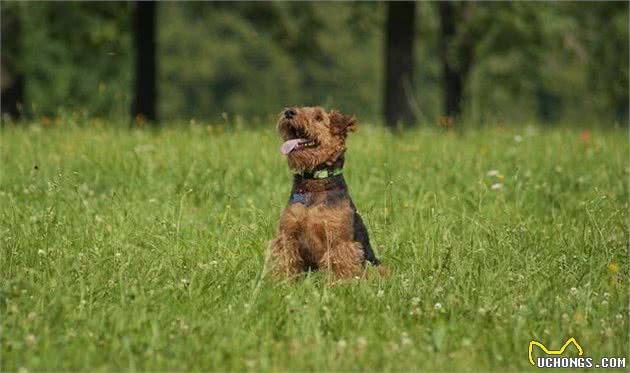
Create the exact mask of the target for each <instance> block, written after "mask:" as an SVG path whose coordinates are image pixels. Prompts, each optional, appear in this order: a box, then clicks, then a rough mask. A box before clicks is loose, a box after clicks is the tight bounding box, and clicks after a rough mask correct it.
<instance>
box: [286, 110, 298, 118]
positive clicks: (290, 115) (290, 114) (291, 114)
mask: <svg viewBox="0 0 630 373" xmlns="http://www.w3.org/2000/svg"><path fill="white" fill-rule="evenodd" d="M296 114H297V113H296V112H295V109H292V108H291V109H287V110H285V111H284V117H285V118H287V119H291V118H293V117H294V116H295V115H296Z"/></svg>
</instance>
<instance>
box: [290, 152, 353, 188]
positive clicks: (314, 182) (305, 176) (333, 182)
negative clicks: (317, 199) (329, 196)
mask: <svg viewBox="0 0 630 373" xmlns="http://www.w3.org/2000/svg"><path fill="white" fill-rule="evenodd" d="M343 164H344V157H343V156H342V157H339V158H338V159H337V160H336V161H335V162H334V163H333V164H332V165H330V164H327V163H323V164H321V165H319V166H317V167H315V168H314V169H313V170H312V171H310V172H302V173H299V174H295V175H294V176H293V190H292V193H317V192H325V191H329V190H345V189H347V188H348V187H347V185H346V181H345V179H344V178H343V174H341V172H340V170H342V169H343ZM325 170H328V174H329V175H330V176H327V177H324V178H316V177H313V175H315V174H316V173H317V172H319V171H325Z"/></svg>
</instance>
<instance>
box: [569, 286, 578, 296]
mask: <svg viewBox="0 0 630 373" xmlns="http://www.w3.org/2000/svg"><path fill="white" fill-rule="evenodd" d="M569 292H570V293H571V295H575V294H577V288H571V290H569Z"/></svg>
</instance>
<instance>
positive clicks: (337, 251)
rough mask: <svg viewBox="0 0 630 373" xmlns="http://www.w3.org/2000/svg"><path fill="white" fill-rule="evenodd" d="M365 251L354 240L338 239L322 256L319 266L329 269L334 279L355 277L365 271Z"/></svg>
mask: <svg viewBox="0 0 630 373" xmlns="http://www.w3.org/2000/svg"><path fill="white" fill-rule="evenodd" d="M362 263H363V252H362V251H361V246H360V245H359V244H358V243H357V242H354V241H350V240H348V241H338V242H336V243H335V244H333V245H332V246H331V247H330V249H329V250H328V251H327V252H326V253H325V254H324V256H322V258H321V259H320V261H319V268H322V269H324V268H325V269H327V270H328V271H329V272H330V273H331V274H332V277H333V279H334V280H340V279H347V278H353V277H356V276H360V275H361V274H362V272H363V265H362Z"/></svg>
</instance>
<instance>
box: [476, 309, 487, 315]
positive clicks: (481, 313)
mask: <svg viewBox="0 0 630 373" xmlns="http://www.w3.org/2000/svg"><path fill="white" fill-rule="evenodd" d="M477 312H478V313H479V314H480V315H481V316H484V315H485V314H486V309H485V308H483V307H479V309H478V310H477Z"/></svg>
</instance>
